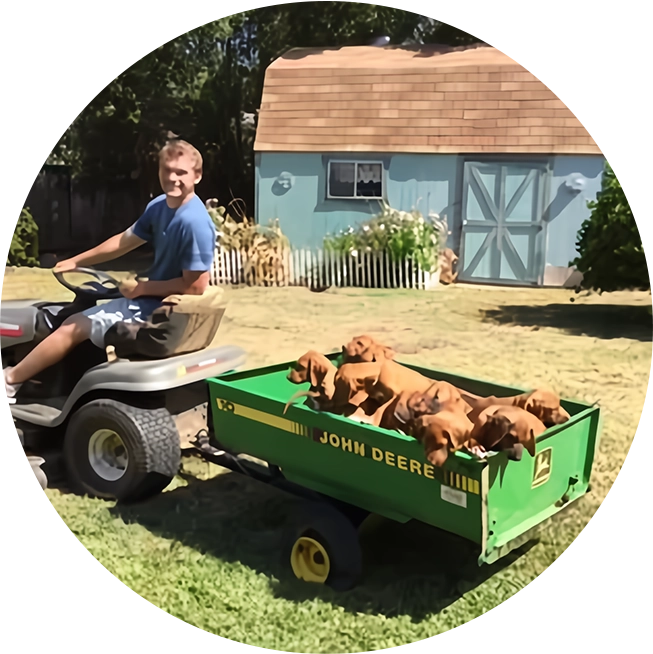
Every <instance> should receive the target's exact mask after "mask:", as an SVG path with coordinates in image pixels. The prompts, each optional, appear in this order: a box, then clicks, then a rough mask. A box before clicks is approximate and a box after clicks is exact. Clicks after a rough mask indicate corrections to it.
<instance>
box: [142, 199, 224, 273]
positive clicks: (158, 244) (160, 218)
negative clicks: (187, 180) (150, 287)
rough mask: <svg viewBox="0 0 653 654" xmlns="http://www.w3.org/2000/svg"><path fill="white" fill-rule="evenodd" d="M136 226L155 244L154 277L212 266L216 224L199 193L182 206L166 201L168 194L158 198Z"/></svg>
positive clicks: (145, 238) (151, 271) (206, 268)
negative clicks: (168, 203)
mask: <svg viewBox="0 0 653 654" xmlns="http://www.w3.org/2000/svg"><path fill="white" fill-rule="evenodd" d="M132 230H133V232H134V234H136V236H138V237H139V238H142V239H143V240H144V241H148V242H150V243H151V244H152V246H153V248H154V263H153V264H152V267H151V268H150V270H149V273H148V277H149V279H151V280H152V281H167V280H169V279H176V278H178V277H181V276H182V273H183V271H184V270H192V271H196V272H204V271H206V270H210V269H211V264H212V263H213V256H214V253H215V243H216V231H215V226H214V225H213V221H212V220H211V216H209V213H208V211H207V210H206V208H205V206H204V204H203V203H202V201H201V200H200V199H199V198H198V197H197V196H196V195H194V196H193V197H192V198H191V199H190V200H188V202H186V203H185V204H182V205H181V207H179V208H178V209H171V208H170V207H169V206H168V205H167V204H166V196H165V195H160V196H159V197H157V198H154V200H152V201H151V202H150V203H149V204H148V205H147V207H146V208H145V211H144V212H143V215H142V216H141V217H140V218H139V219H138V220H137V221H136V222H135V223H134V226H133V228H132Z"/></svg>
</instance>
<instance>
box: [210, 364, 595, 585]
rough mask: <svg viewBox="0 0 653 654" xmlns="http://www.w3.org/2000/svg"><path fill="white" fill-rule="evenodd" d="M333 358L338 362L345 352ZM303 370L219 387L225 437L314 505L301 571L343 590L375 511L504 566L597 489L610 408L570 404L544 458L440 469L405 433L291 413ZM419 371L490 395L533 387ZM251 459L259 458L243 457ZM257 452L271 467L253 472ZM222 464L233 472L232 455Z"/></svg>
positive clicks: (460, 461)
mask: <svg viewBox="0 0 653 654" xmlns="http://www.w3.org/2000/svg"><path fill="white" fill-rule="evenodd" d="M328 358H329V359H331V360H332V361H334V362H336V363H337V359H338V355H331V356H329V357H328ZM293 363H294V362H289V363H283V364H278V365H274V366H270V367H265V368H259V369H256V370H249V371H245V372H236V373H230V374H226V375H223V376H221V377H219V378H214V379H209V380H208V383H209V387H210V394H211V413H212V422H213V426H214V430H215V432H214V435H215V438H216V440H217V442H218V443H219V444H220V447H222V448H224V450H225V453H224V456H226V457H228V458H230V460H231V461H236V462H237V463H236V465H229V466H228V467H231V468H232V469H234V470H239V471H241V472H243V471H247V472H248V473H249V474H252V476H255V477H258V478H259V479H261V480H262V481H268V482H271V483H273V484H275V485H277V486H280V487H283V488H286V489H287V490H290V491H291V492H295V493H297V494H300V495H303V496H305V497H306V498H307V502H306V503H305V512H304V515H303V516H302V518H301V520H300V521H299V522H298V524H297V530H296V533H294V534H293V535H292V537H291V538H290V540H289V548H290V549H289V552H288V555H289V560H290V563H291V566H292V569H293V571H294V573H295V575H296V576H297V577H299V578H303V579H304V580H306V581H315V582H322V583H327V584H329V585H331V586H333V587H335V588H343V589H344V588H349V587H351V586H352V585H353V584H355V583H356V580H357V577H358V576H359V574H360V569H361V561H360V558H361V554H360V547H359V546H358V539H357V527H358V526H359V525H360V523H361V522H362V520H364V519H365V517H366V516H367V515H369V514H378V515H381V516H384V517H386V518H390V519H393V520H396V521H398V522H402V523H403V522H407V521H408V520H412V519H414V520H420V521H422V522H425V523H427V524H429V525H433V526H435V527H438V528H440V529H443V530H446V531H448V532H452V533H454V534H457V535H459V536H461V537H463V538H466V539H468V540H470V541H472V542H474V543H476V544H478V546H479V549H480V555H479V559H478V561H479V564H482V563H492V562H494V561H496V560H497V559H499V558H500V557H502V556H504V555H505V554H507V553H508V552H510V551H511V550H513V549H515V548H517V547H520V546H521V545H523V544H525V543H526V542H527V541H529V540H531V539H532V537H533V536H534V534H535V532H536V528H537V527H538V525H540V524H541V523H542V522H543V521H544V520H546V519H547V518H550V517H551V516H552V515H554V514H555V513H557V512H558V511H560V510H561V509H562V508H563V507H565V506H567V505H569V503H571V502H573V501H574V500H577V499H578V498H579V497H581V496H582V495H584V494H585V493H586V492H587V491H588V489H589V482H590V474H591V471H592V463H593V460H594V454H595V452H596V449H597V446H598V433H599V409H598V407H595V406H588V405H586V404H583V403H580V402H574V401H569V400H563V401H562V405H563V406H564V408H565V409H566V410H567V411H568V412H569V414H570V415H571V419H570V420H569V421H568V422H566V423H565V424H563V425H558V426H555V427H551V428H549V429H547V430H546V431H545V432H544V433H543V434H541V435H540V436H539V437H538V439H537V443H536V455H535V457H534V458H533V457H531V456H530V455H529V454H528V453H527V452H525V451H524V454H523V457H522V459H521V461H509V460H508V458H507V456H506V455H505V454H504V453H502V452H498V453H490V455H489V456H488V457H487V458H486V459H478V458H475V457H473V456H471V455H469V454H466V453H464V452H456V453H455V454H454V455H450V456H449V458H448V459H447V461H446V463H445V465H444V466H443V467H442V468H436V467H434V466H432V465H430V464H429V463H428V462H427V460H426V458H425V456H424V452H423V449H422V446H421V445H420V444H419V443H418V442H417V441H416V440H415V439H414V438H412V437H410V436H406V435H403V434H401V433H399V432H394V431H388V430H385V429H380V428H375V427H372V426H370V425H363V424H360V423H356V422H354V421H352V420H349V419H348V418H345V417H342V416H338V415H334V414H330V413H325V412H317V411H314V410H313V409H311V408H309V407H308V406H306V405H304V404H296V405H293V406H291V407H290V408H289V409H288V411H287V412H286V414H285V415H284V413H283V412H284V407H285V405H286V403H287V402H288V400H289V398H290V397H291V396H292V395H293V394H294V393H295V392H296V391H297V386H296V385H295V384H292V383H291V382H289V381H288V379H287V375H288V372H289V370H290V368H291V366H292V365H293ZM404 365H407V364H404ZM409 367H411V368H413V369H414V370H417V371H418V372H420V373H421V374H423V375H425V376H426V377H429V378H431V379H434V380H443V381H447V382H450V383H452V384H454V385H455V386H457V387H459V388H461V389H464V390H466V391H468V392H471V393H476V394H479V395H495V396H497V397H499V396H507V395H515V394H518V393H522V392H524V389H521V388H513V387H507V386H499V385H497V384H493V383H490V382H486V381H481V380H478V379H472V378H467V377H461V376H458V375H454V374H451V373H447V372H443V371H439V370H433V369H428V368H422V367H418V366H413V365H410V366H409ZM306 386H307V387H308V385H306ZM227 453H229V454H227ZM242 454H244V455H247V456H248V463H245V462H244V461H243V459H242V458H234V457H238V455H242ZM249 457H254V458H256V459H258V460H260V461H262V462H264V463H265V464H266V465H261V466H258V467H257V466H254V467H252V466H253V464H251V463H249V461H251V460H250V459H249ZM216 462H220V463H221V464H223V465H224V460H219V461H216ZM247 465H249V468H248V469H247V470H245V467H246V466H247ZM254 468H257V470H256V471H255V470H254Z"/></svg>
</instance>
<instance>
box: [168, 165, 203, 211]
mask: <svg viewBox="0 0 653 654" xmlns="http://www.w3.org/2000/svg"><path fill="white" fill-rule="evenodd" d="M200 179H202V176H201V175H200V174H199V173H198V172H196V171H195V168H194V166H193V160H192V159H191V158H190V157H189V156H188V155H186V154H182V155H181V156H179V157H171V158H169V159H165V160H164V161H162V162H161V164H160V165H159V181H160V182H161V188H162V189H163V192H164V193H165V194H166V201H167V203H168V206H170V207H178V206H180V205H181V204H182V203H183V202H184V200H186V198H188V197H189V196H190V195H192V194H193V193H194V192H195V185H196V184H197V183H199V181H200Z"/></svg>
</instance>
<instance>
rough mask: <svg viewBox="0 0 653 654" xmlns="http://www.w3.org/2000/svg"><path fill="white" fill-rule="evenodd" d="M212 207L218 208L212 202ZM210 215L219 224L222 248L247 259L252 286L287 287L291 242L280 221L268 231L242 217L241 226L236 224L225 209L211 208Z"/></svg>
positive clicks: (247, 277)
mask: <svg viewBox="0 0 653 654" xmlns="http://www.w3.org/2000/svg"><path fill="white" fill-rule="evenodd" d="M211 203H213V204H214V205H215V204H217V203H216V201H214V200H212V201H211ZM208 212H209V215H210V216H211V219H212V220H213V223H214V224H215V227H216V230H217V237H218V245H219V246H220V247H221V248H222V249H223V250H226V251H227V252H233V251H237V252H239V253H241V254H242V255H243V274H244V277H245V281H246V283H247V284H250V285H263V286H276V285H283V286H285V285H287V284H288V279H289V271H288V256H289V246H290V244H289V242H288V239H287V238H286V236H285V235H284V234H283V233H282V232H281V228H280V227H279V221H278V220H273V221H270V225H269V226H268V227H264V226H262V225H257V224H256V223H255V222H254V220H253V219H251V218H247V216H245V215H244V213H241V216H240V218H241V220H240V222H239V221H237V220H234V218H232V217H231V216H230V215H229V214H228V213H227V209H226V208H225V207H222V206H210V207H209V208H208Z"/></svg>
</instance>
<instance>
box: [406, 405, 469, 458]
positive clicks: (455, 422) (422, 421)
mask: <svg viewBox="0 0 653 654" xmlns="http://www.w3.org/2000/svg"><path fill="white" fill-rule="evenodd" d="M473 428H474V425H473V423H472V422H471V420H469V418H467V416H466V415H465V414H464V413H462V412H460V411H440V412H439V413H436V414H435V415H424V416H421V417H419V418H417V419H416V420H415V426H414V428H413V430H412V435H413V436H414V437H415V438H416V439H417V440H418V441H419V442H420V443H421V444H422V445H423V446H424V453H425V454H426V459H427V460H428V462H429V463H431V464H433V465H434V466H437V467H438V468H439V467H441V466H442V465H444V462H445V461H446V460H447V458H448V457H449V452H455V451H456V450H459V449H460V448H461V447H462V446H463V445H465V443H466V442H467V440H468V439H469V438H470V435H471V433H472V429H473Z"/></svg>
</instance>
